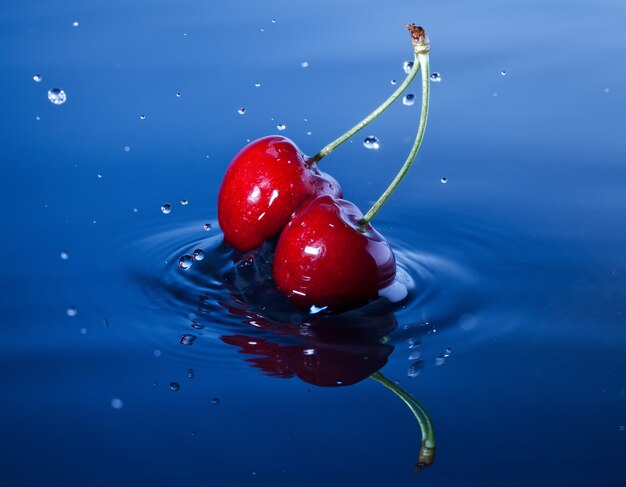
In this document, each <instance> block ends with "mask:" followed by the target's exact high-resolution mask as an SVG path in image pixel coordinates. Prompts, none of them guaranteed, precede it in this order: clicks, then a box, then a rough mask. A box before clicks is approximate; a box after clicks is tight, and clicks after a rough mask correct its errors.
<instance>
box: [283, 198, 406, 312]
mask: <svg viewBox="0 0 626 487" xmlns="http://www.w3.org/2000/svg"><path fill="white" fill-rule="evenodd" d="M362 220H363V214H362V213H361V211H360V210H359V209H358V208H357V207H356V206H355V205H353V204H352V203H350V202H349V201H346V200H342V199H336V198H334V197H332V196H330V195H321V196H318V197H317V198H316V199H315V200H313V201H312V202H310V203H309V204H308V205H306V206H305V207H303V208H302V209H301V210H300V211H298V212H297V213H296V215H295V216H294V217H293V219H292V220H291V221H290V222H289V224H288V225H287V226H286V227H285V229H284V230H283V233H282V234H281V236H280V239H279V240H278V244H277V246H276V253H275V254H274V263H273V266H272V271H273V274H274V280H275V282H276V286H277V287H278V289H280V290H281V291H282V292H283V293H285V294H287V295H288V296H289V297H290V298H291V300H292V301H293V302H294V303H295V304H296V305H298V306H300V307H303V308H310V307H311V306H315V307H317V308H326V309H327V310H328V311H339V310H343V309H347V308H353V307H357V306H360V305H363V304H366V303H367V302H368V301H369V300H371V299H374V298H376V296H377V295H378V290H379V289H382V288H384V287H386V286H388V285H389V284H391V282H392V281H393V279H394V277H395V275H396V261H395V258H394V255H393V252H392V251H391V248H390V247H389V244H388V243H387V241H386V240H385V239H384V238H383V236H382V235H381V234H380V233H378V232H377V231H376V230H375V229H374V228H373V227H372V226H371V225H370V224H364V225H363V224H362V223H361V221H362Z"/></svg>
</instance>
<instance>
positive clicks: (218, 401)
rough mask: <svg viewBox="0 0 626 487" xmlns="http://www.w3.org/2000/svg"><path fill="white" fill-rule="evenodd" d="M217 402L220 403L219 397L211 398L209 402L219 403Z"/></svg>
mask: <svg viewBox="0 0 626 487" xmlns="http://www.w3.org/2000/svg"><path fill="white" fill-rule="evenodd" d="M219 403H220V398H219V397H214V398H213V399H211V404H219Z"/></svg>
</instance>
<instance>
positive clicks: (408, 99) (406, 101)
mask: <svg viewBox="0 0 626 487" xmlns="http://www.w3.org/2000/svg"><path fill="white" fill-rule="evenodd" d="M402 104H403V105H406V106H407V107H410V106H411V105H414V104H415V95H414V94H412V93H409V94H408V95H406V96H405V97H404V98H402Z"/></svg>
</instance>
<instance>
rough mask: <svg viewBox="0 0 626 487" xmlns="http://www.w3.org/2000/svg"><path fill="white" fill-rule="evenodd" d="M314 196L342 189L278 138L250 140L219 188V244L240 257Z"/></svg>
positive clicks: (338, 192) (338, 193)
mask: <svg viewBox="0 0 626 487" xmlns="http://www.w3.org/2000/svg"><path fill="white" fill-rule="evenodd" d="M319 194H331V195H333V196H336V197H341V188H340V186H339V184H338V183H337V181H335V180H334V179H333V178H332V177H331V176H329V175H328V174H325V173H323V172H321V171H320V170H319V169H318V168H317V164H316V163H315V162H314V161H313V160H312V159H311V158H309V157H307V156H305V155H304V154H303V153H302V152H301V151H300V149H298V147H297V146H296V145H295V144H294V143H293V142H292V141H291V140H289V139H287V138H286V137H281V136H277V135H272V136H268V137H263V138H261V139H258V140H255V141H253V142H251V143H250V144H248V145H247V146H246V147H244V148H243V149H242V150H241V151H240V152H239V153H238V154H237V155H236V156H235V157H234V159H233V160H232V162H231V163H230V166H229V167H228V169H227V170H226V174H225V175H224V180H223V181H222V186H221V187H220V191H219V195H218V200H217V218H218V221H219V224H220V228H221V229H222V232H224V240H225V241H226V243H228V244H229V245H231V246H232V247H234V248H235V249H236V250H238V251H240V252H247V251H249V250H252V249H254V248H257V247H259V246H261V244H262V243H263V241H264V240H271V239H272V238H274V237H275V236H277V235H278V234H279V233H280V232H281V230H282V229H283V228H284V227H285V225H286V224H287V222H288V221H289V219H290V218H291V216H292V214H293V212H294V211H295V210H296V209H297V208H298V207H299V206H300V205H301V204H302V203H303V202H305V201H306V200H308V199H311V198H314V197H315V196H317V195H319Z"/></svg>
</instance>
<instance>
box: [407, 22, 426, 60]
mask: <svg viewBox="0 0 626 487" xmlns="http://www.w3.org/2000/svg"><path fill="white" fill-rule="evenodd" d="M406 28H407V29H408V30H409V34H411V40H412V41H413V48H414V50H415V54H420V53H427V52H429V51H430V41H429V40H428V36H427V35H426V31H425V30H424V28H423V27H420V26H418V25H415V24H409V25H407V26H406Z"/></svg>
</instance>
